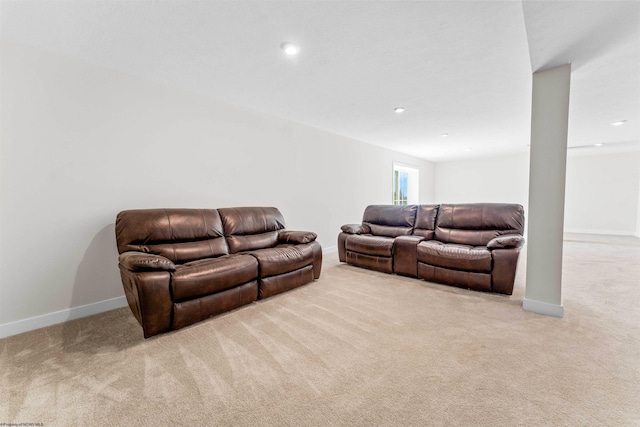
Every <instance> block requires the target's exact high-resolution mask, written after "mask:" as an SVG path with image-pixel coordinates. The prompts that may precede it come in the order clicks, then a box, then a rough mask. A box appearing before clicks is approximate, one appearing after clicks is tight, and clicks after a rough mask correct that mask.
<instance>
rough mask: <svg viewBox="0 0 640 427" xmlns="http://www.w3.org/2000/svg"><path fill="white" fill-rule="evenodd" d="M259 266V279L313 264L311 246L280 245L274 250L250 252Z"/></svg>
mask: <svg viewBox="0 0 640 427" xmlns="http://www.w3.org/2000/svg"><path fill="white" fill-rule="evenodd" d="M250 254H251V255H253V256H254V257H256V258H257V260H258V263H259V265H260V277H261V278H264V277H270V276H276V275H278V274H283V273H289V272H291V271H294V270H298V269H299V268H302V267H305V266H308V265H311V264H313V246H311V245H309V244H305V245H295V246H294V245H280V246H276V247H275V248H267V249H260V250H256V251H251V252H250Z"/></svg>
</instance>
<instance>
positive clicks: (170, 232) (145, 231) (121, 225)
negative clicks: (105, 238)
mask: <svg viewBox="0 0 640 427" xmlns="http://www.w3.org/2000/svg"><path fill="white" fill-rule="evenodd" d="M223 235H224V233H223V231H222V220H221V219H220V215H219V214H218V211H217V210H216V209H134V210H127V211H122V212H120V213H119V214H118V216H117V217H116V241H117V244H118V252H119V253H123V252H127V251H140V252H145V253H151V254H156V255H162V256H164V257H166V258H168V259H170V260H171V261H173V262H174V263H185V262H189V261H193V260H196V259H201V258H212V257H218V256H221V255H226V254H228V253H229V248H228V246H227V242H226V240H225V239H224V237H223Z"/></svg>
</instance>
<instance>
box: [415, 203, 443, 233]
mask: <svg viewBox="0 0 640 427" xmlns="http://www.w3.org/2000/svg"><path fill="white" fill-rule="evenodd" d="M438 206H439V205H420V206H418V212H417V214H416V228H415V229H414V230H413V234H414V235H415V236H421V237H424V238H426V239H429V240H430V239H433V236H434V235H435V229H436V216H437V215H438Z"/></svg>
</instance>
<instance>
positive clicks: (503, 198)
mask: <svg viewBox="0 0 640 427" xmlns="http://www.w3.org/2000/svg"><path fill="white" fill-rule="evenodd" d="M528 194H529V154H528V153H521V154H512V155H507V156H500V157H488V158H476V159H472V160H460V161H450V162H441V163H437V164H436V191H435V199H436V201H437V202H438V203H473V202H495V203H519V204H521V205H523V206H525V208H526V206H527V203H528Z"/></svg>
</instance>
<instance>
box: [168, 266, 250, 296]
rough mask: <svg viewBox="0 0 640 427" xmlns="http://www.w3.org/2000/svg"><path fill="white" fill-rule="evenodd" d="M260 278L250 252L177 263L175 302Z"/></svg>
mask: <svg viewBox="0 0 640 427" xmlns="http://www.w3.org/2000/svg"><path fill="white" fill-rule="evenodd" d="M257 277H258V262H257V261H256V259H255V258H254V257H252V256H251V255H244V254H237V255H228V256H224V257H221V258H207V259H202V260H198V261H193V262H189V263H186V264H182V265H177V266H176V271H175V272H174V273H173V274H172V278H171V293H172V295H173V301H175V302H177V301H184V300H187V299H191V298H198V297H202V296H204V295H209V294H212V293H215V292H220V291H223V290H225V289H230V288H232V287H234V286H237V285H240V284H243V283H247V282H250V281H252V280H255V279H256V278H257Z"/></svg>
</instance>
